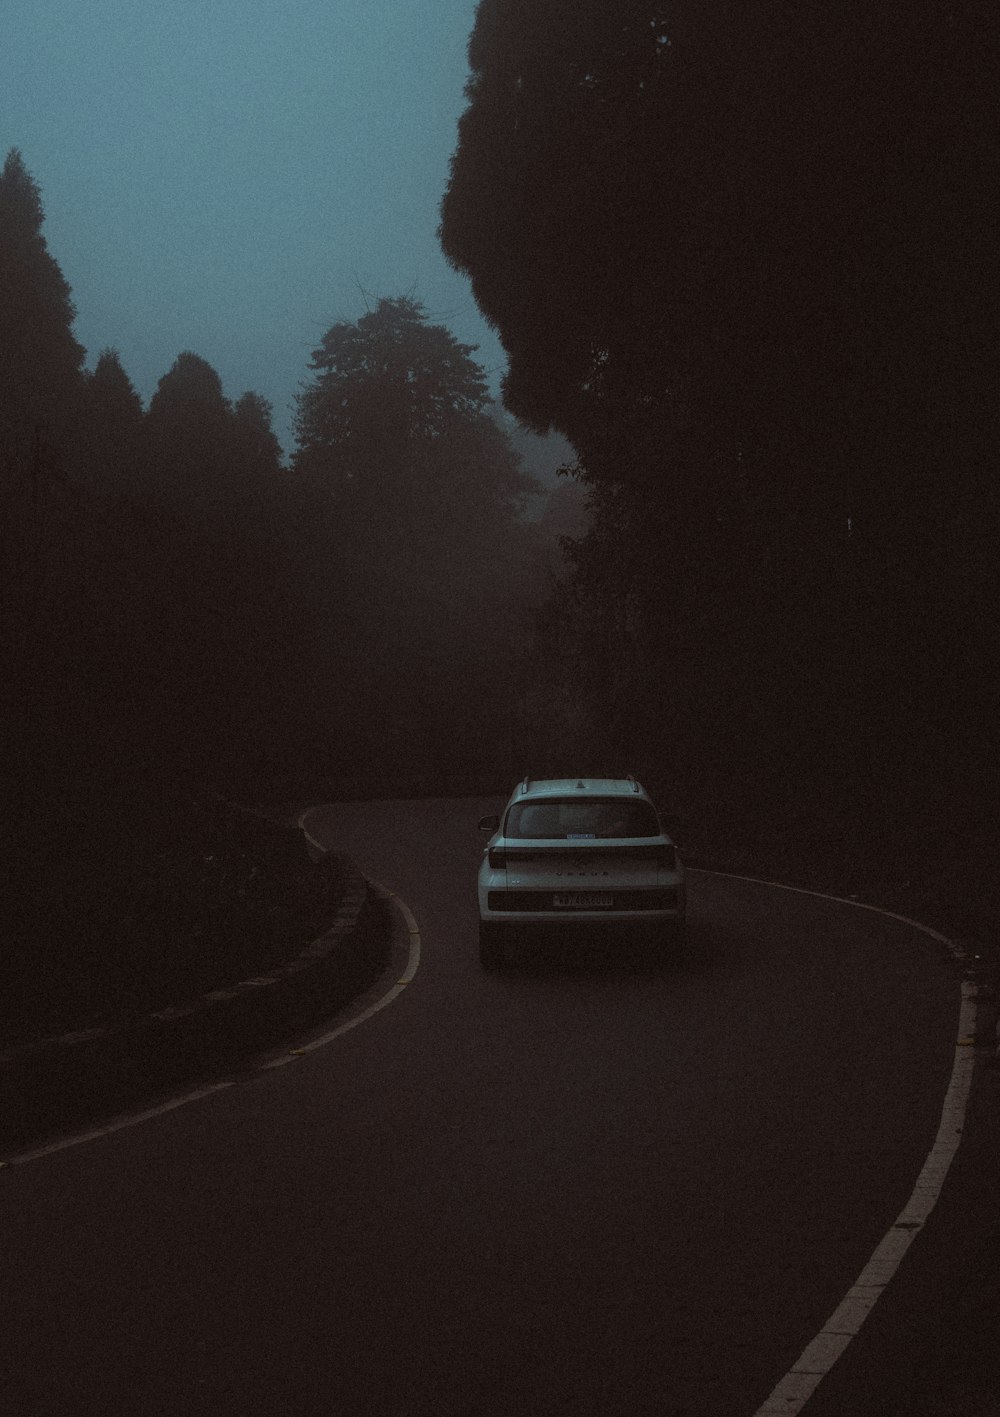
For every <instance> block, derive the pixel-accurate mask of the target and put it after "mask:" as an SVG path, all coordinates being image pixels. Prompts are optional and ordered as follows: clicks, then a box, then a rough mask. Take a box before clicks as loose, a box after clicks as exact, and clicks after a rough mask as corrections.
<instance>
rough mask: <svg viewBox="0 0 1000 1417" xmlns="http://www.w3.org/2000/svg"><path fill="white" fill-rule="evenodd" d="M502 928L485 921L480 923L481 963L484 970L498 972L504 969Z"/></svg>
mask: <svg viewBox="0 0 1000 1417" xmlns="http://www.w3.org/2000/svg"><path fill="white" fill-rule="evenodd" d="M501 930H502V927H501V926H499V925H494V924H492V923H488V922H487V921H485V920H480V922H479V963H480V964H481V965H482V967H483V968H484V969H488V970H491V971H496V970H498V969H501V968H502V967H503V962H504V956H503V935H502V933H501Z"/></svg>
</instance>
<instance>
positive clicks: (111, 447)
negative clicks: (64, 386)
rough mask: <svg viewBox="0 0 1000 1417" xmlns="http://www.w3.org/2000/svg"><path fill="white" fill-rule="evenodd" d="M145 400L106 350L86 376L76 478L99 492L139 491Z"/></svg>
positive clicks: (113, 353) (114, 355)
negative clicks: (143, 401)
mask: <svg viewBox="0 0 1000 1417" xmlns="http://www.w3.org/2000/svg"><path fill="white" fill-rule="evenodd" d="M142 424H143V407H142V399H141V398H140V397H139V395H138V394H137V393H136V391H135V388H134V386H133V384H132V381H131V380H130V379H129V377H128V375H127V374H126V372H125V370H124V369H123V368H122V364H121V359H120V357H119V355H118V351H117V350H115V349H103V350H102V351H101V353H100V355H99V356H98V359H97V363H96V364H95V366H94V370H93V373H91V374H88V375H85V377H84V384H83V390H82V395H81V400H80V412H79V416H78V419H77V421H76V426H75V428H74V442H75V451H74V457H73V463H74V470H75V473H76V476H77V477H78V478H79V479H80V480H81V481H83V482H85V483H86V484H87V485H88V486H90V487H92V488H93V489H94V490H95V491H97V492H103V493H106V494H108V495H121V494H123V493H128V492H132V493H134V492H135V491H136V490H137V477H138V460H139V457H140V441H139V440H140V436H141V432H142Z"/></svg>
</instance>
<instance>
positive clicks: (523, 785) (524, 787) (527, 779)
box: [519, 773, 531, 792]
mask: <svg viewBox="0 0 1000 1417" xmlns="http://www.w3.org/2000/svg"><path fill="white" fill-rule="evenodd" d="M530 781H531V778H530V777H529V776H528V774H527V773H525V775H524V781H523V782H522V783H521V786H520V788H519V791H521V792H527V790H528V783H529V782H530Z"/></svg>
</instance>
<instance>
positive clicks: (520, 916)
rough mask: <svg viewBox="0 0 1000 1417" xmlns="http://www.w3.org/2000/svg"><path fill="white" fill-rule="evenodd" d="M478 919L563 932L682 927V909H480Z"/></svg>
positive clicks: (485, 921) (484, 922)
mask: <svg viewBox="0 0 1000 1417" xmlns="http://www.w3.org/2000/svg"><path fill="white" fill-rule="evenodd" d="M479 918H480V920H481V921H482V922H483V924H488V925H512V926H513V925H538V926H544V927H545V928H546V929H553V930H566V929H572V927H573V926H575V925H576V926H579V925H608V926H622V927H627V926H630V925H663V926H677V927H679V926H682V925H683V924H684V910H683V909H682V908H680V907H676V906H675V907H674V908H673V909H668V910H488V909H487V910H480V912H479Z"/></svg>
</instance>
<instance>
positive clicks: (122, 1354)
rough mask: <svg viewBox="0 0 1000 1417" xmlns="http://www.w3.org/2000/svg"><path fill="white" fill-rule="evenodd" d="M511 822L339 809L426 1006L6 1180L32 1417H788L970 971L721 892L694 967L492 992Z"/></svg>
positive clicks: (827, 908)
mask: <svg viewBox="0 0 1000 1417" xmlns="http://www.w3.org/2000/svg"><path fill="white" fill-rule="evenodd" d="M489 810H496V804H494V803H493V802H491V801H485V800H478V799H477V800H465V801H437V802H435V801H431V802H396V803H392V802H383V803H354V804H348V805H344V806H338V807H324V808H320V809H316V810H315V811H314V812H312V813H311V815H310V817H309V830H310V832H311V833H312V834H313V835H314V836H316V837H317V838H318V839H320V840H322V841H324V842H327V843H330V844H337V845H340V846H342V847H344V848H345V849H347V850H348V851H349V852H350V853H351V854H352V855H353V856H354V857H355V859H356V861H357V862H358V864H359V866H360V867H361V869H362V870H363V871H365V872H366V873H368V874H370V875H371V876H372V877H373V878H374V879H376V880H377V881H379V882H380V883H382V884H383V885H385V886H386V887H389V888H390V889H391V890H393V891H395V892H397V893H398V895H399V896H400V897H401V898H402V900H404V901H405V902H406V904H407V905H408V906H409V908H410V909H411V910H412V912H413V914H414V916H415V917H416V920H417V923H418V926H419V929H420V935H421V941H422V954H421V963H420V968H419V970H418V972H417V974H416V976H415V977H414V979H413V981H412V983H410V984H409V985H408V986H407V987H406V988H405V989H404V990H403V991H402V992H401V993H400V995H399V997H398V998H397V999H396V1000H395V1001H394V1002H393V1003H392V1004H391V1005H390V1006H388V1007H386V1008H384V1009H382V1010H381V1011H380V1012H378V1013H376V1014H374V1015H373V1016H372V1017H370V1018H368V1019H367V1020H366V1021H365V1022H364V1023H363V1024H361V1025H360V1026H358V1027H356V1028H354V1029H352V1030H351V1031H349V1032H345V1033H343V1034H341V1035H340V1036H339V1037H337V1038H335V1039H334V1040H333V1041H332V1042H330V1043H329V1044H328V1045H326V1046H324V1047H320V1048H318V1049H316V1050H315V1051H311V1052H308V1053H306V1054H305V1055H303V1056H300V1057H296V1058H295V1059H294V1060H293V1061H292V1062H291V1063H289V1065H287V1066H281V1067H277V1068H265V1069H254V1070H252V1071H251V1072H249V1073H248V1074H247V1075H245V1076H244V1077H243V1078H242V1079H241V1080H240V1082H239V1084H238V1085H236V1086H234V1087H230V1088H228V1089H226V1090H223V1091H220V1092H218V1093H216V1094H214V1095H212V1096H208V1097H205V1098H203V1099H201V1100H200V1101H197V1102H194V1103H192V1104H191V1105H187V1106H183V1107H179V1108H177V1109H176V1110H173V1111H170V1112H166V1113H164V1114H163V1115H160V1116H157V1117H154V1118H153V1119H151V1120H149V1121H146V1122H144V1123H142V1124H141V1125H138V1126H135V1127H131V1128H125V1129H122V1130H118V1131H115V1132H113V1133H111V1134H109V1135H107V1136H103V1137H100V1138H98V1139H97V1140H93V1141H89V1142H86V1143H85V1144H82V1145H80V1146H75V1147H70V1148H68V1149H65V1150H61V1151H58V1152H55V1153H53V1154H51V1155H47V1156H44V1157H41V1158H39V1159H37V1160H34V1161H31V1162H28V1163H25V1164H23V1165H16V1166H14V1167H11V1168H10V1169H8V1170H7V1171H5V1172H4V1173H3V1174H2V1176H0V1193H2V1197H3V1200H4V1202H5V1205H4V1213H5V1220H4V1227H5V1240H4V1248H5V1252H6V1254H5V1282H4V1284H3V1290H2V1297H0V1325H2V1332H3V1334H4V1340H5V1343H4V1347H5V1350H6V1354H7V1359H6V1364H7V1366H8V1367H9V1372H8V1373H6V1374H5V1375H4V1382H3V1387H2V1389H0V1391H2V1394H3V1397H2V1406H3V1410H4V1412H5V1413H9V1414H11V1417H36V1414H37V1417H77V1414H85V1413H86V1414H89V1413H93V1412H101V1413H103V1414H110V1415H111V1417H114V1415H115V1414H127V1415H128V1417H131V1414H136V1417H160V1414H163V1417H168V1414H169V1417H182V1414H191V1415H192V1417H202V1414H205V1417H209V1414H211V1417H230V1414H232V1417H236V1414H239V1417H246V1414H250V1413H253V1414H260V1417H286V1414H287V1417H312V1415H313V1414H338V1417H341V1415H342V1417H348V1414H349V1417H362V1414H364V1417H383V1414H385V1417H424V1414H426V1415H427V1417H431V1414H433V1417H493V1414H504V1417H506V1414H511V1417H514V1414H517V1415H518V1417H520V1414H525V1417H550V1414H551V1417H555V1414H560V1417H562V1414H566V1417H569V1414H573V1417H581V1414H587V1415H589V1414H600V1417H617V1414H630V1415H631V1414H650V1417H652V1414H656V1417H679V1415H680V1414H684V1417H744V1414H745V1417H751V1415H752V1414H753V1413H754V1412H755V1411H756V1410H757V1408H758V1407H759V1406H760V1405H761V1404H762V1403H764V1401H765V1400H766V1398H767V1396H768V1394H769V1393H770V1392H771V1390H772V1388H773V1387H774V1385H775V1383H777V1382H778V1380H779V1379H780V1378H781V1377H782V1375H783V1374H784V1373H785V1372H786V1371H787V1370H788V1369H789V1368H790V1367H791V1366H792V1364H793V1363H794V1361H795V1359H796V1358H797V1356H798V1355H799V1354H800V1353H801V1351H802V1349H803V1348H804V1346H805V1345H806V1344H807V1343H808V1342H809V1341H810V1340H811V1339H812V1337H813V1336H814V1335H815V1334H816V1333H817V1331H818V1330H819V1329H820V1328H822V1326H823V1324H824V1322H825V1320H826V1319H827V1318H828V1316H829V1315H830V1314H831V1312H832V1311H833V1310H834V1309H835V1308H836V1306H837V1305H838V1304H839V1302H840V1301H841V1299H842V1298H843V1296H844V1294H845V1292H846V1291H847V1289H848V1288H849V1287H850V1285H851V1284H852V1283H853V1281H854V1279H855V1277H856V1276H857V1275H858V1273H859V1272H860V1271H861V1270H862V1269H863V1267H864V1265H865V1264H866V1262H867V1260H868V1258H869V1256H870V1255H871V1253H872V1251H873V1249H874V1248H875V1246H876V1245H877V1244H878V1242H879V1240H880V1239H881V1237H882V1236H883V1234H884V1233H885V1231H886V1230H887V1228H888V1227H889V1226H891V1225H892V1222H893V1219H894V1217H896V1216H897V1215H898V1213H899V1211H900V1210H901V1208H902V1207H903V1205H904V1204H905V1203H906V1201H907V1198H908V1197H909V1195H910V1192H911V1190H912V1188H913V1184H914V1181H915V1179H916V1176H917V1174H918V1173H919V1171H920V1169H921V1166H922V1165H923V1163H924V1160H925V1158H926V1156H927V1153H928V1151H929V1150H930V1148H931V1146H932V1144H933V1141H934V1137H935V1133H936V1131H937V1127H938V1123H939V1121H940V1116H941V1105H942V1098H943V1096H944V1093H945V1089H946V1087H947V1084H948V1079H949V1074H950V1071H951V1066H952V1060H953V1056H954V1044H955V1036H956V1028H957V1020H958V998H959V993H958V985H957V982H956V979H955V974H954V968H953V966H951V965H950V963H949V962H948V960H947V959H946V958H945V957H944V955H943V952H940V951H939V950H938V949H937V948H936V947H935V946H934V944H933V942H932V941H929V940H928V939H927V937H925V936H923V935H921V934H920V933H919V932H917V931H915V930H913V929H912V928H910V927H909V926H907V925H905V924H903V923H902V922H898V921H894V920H892V919H891V918H888V917H884V916H880V915H877V914H873V913H870V912H865V911H860V910H856V909H853V908H851V907H849V906H846V905H838V904H837V903H835V902H831V901H829V900H825V899H817V898H814V897H810V896H807V895H802V894H793V893H790V892H786V891H781V890H776V889H773V888H768V887H766V886H762V885H760V884H754V883H750V882H745V881H740V880H734V879H731V878H725V877H718V876H712V875H706V874H702V873H692V877H691V882H690V907H691V928H690V945H689V949H688V952H687V957H686V959H685V961H684V963H683V964H682V965H680V966H679V967H676V968H670V969H668V970H666V971H663V972H643V971H636V970H634V969H629V968H627V967H621V966H618V965H616V964H615V963H614V962H608V961H607V960H606V959H605V958H603V957H601V956H596V957H594V956H589V955H586V954H585V955H584V956H583V957H581V958H579V959H576V958H573V957H556V958H550V959H544V960H541V961H539V962H537V963H533V964H528V965H525V966H524V967H522V968H517V969H514V970H511V971H510V972H508V973H505V974H501V975H499V976H493V975H487V974H484V973H482V972H481V971H480V969H479V967H478V963H477V958H476V906H475V891H474V883H475V872H476V868H477V862H478V858H479V853H480V851H481V849H482V838H481V837H480V836H479V835H478V833H477V831H476V826H475V824H476V820H477V818H478V817H479V815H480V814H481V813H483V812H486V811H489ZM405 945H406V932H405V929H402V928H401V929H400V930H399V941H398V949H397V958H396V960H395V964H394V968H395V971H396V973H395V974H394V975H393V976H392V977H390V978H388V979H387V980H385V981H383V983H382V986H381V992H382V993H384V992H385V990H386V989H387V988H388V987H389V986H390V985H391V984H392V983H393V981H394V978H395V977H397V976H398V974H399V973H401V971H402V969H403V968H404V965H405ZM327 1031H329V1030H327ZM320 1032H322V1030H317V1033H320ZM884 1302H888V1299H886V1301H884ZM817 1401H818V1397H817ZM844 1410H848V1409H846V1408H845V1409H844ZM850 1410H851V1411H852V1412H858V1413H863V1412H864V1411H865V1410H866V1409H865V1408H864V1407H862V1406H857V1405H855V1406H853V1407H852V1408H851V1409H850ZM871 1410H872V1411H873V1412H874V1411H878V1410H879V1407H878V1406H877V1405H873V1406H872V1408H871ZM811 1411H812V1408H811V1407H810V1412H811Z"/></svg>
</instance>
